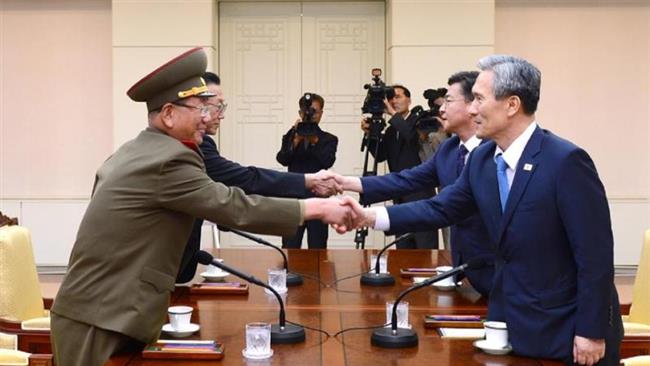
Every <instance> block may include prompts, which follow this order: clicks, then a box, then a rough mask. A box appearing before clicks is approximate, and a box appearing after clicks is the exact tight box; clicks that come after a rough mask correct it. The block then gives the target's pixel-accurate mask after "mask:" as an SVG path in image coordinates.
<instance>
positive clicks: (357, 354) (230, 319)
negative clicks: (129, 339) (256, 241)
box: [106, 249, 561, 366]
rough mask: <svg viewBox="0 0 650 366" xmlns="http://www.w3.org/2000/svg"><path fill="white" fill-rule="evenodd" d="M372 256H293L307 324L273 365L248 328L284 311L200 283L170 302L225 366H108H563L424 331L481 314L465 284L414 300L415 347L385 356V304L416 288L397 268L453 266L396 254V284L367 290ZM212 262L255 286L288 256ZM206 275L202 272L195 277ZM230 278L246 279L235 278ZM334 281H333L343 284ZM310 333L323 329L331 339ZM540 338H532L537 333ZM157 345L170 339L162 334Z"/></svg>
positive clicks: (391, 256)
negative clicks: (204, 290) (442, 321)
mask: <svg viewBox="0 0 650 366" xmlns="http://www.w3.org/2000/svg"><path fill="white" fill-rule="evenodd" d="M376 252H377V251H376V250H352V249H350V250H346V249H333V250H288V252H287V253H288V254H287V255H288V257H289V268H290V270H291V271H292V272H297V273H301V274H304V282H303V284H302V285H300V286H294V287H289V290H288V293H287V294H286V296H283V298H284V299H285V302H286V311H287V320H288V321H291V322H295V323H300V324H302V325H304V326H305V328H306V329H305V331H306V341H305V342H304V343H298V344H274V345H272V346H271V347H272V349H273V351H274V355H273V357H272V358H270V359H268V360H263V361H253V360H247V359H245V358H244V357H243V356H242V353H241V351H242V350H243V349H244V348H245V325H246V324H247V323H250V322H268V323H277V322H278V313H279V306H278V303H277V300H276V298H275V297H274V296H273V295H268V294H267V293H266V292H265V291H264V289H262V288H260V287H257V286H254V285H251V286H250V288H249V292H248V294H245V295H221V294H220V295H204V294H199V295H197V294H192V293H190V286H191V285H192V284H193V283H197V282H202V281H203V279H202V278H201V277H200V276H198V275H197V276H196V277H195V278H194V279H193V280H192V281H191V282H190V283H189V284H186V285H183V286H177V287H176V290H175V291H174V293H173V294H172V297H171V303H172V304H173V305H188V306H191V307H193V308H194V312H193V314H192V322H193V323H196V324H199V325H200V330H199V331H198V332H197V333H195V334H194V335H192V336H191V337H189V339H201V340H216V341H218V342H219V343H222V344H223V345H224V349H225V352H224V358H223V359H222V360H220V361H214V360H213V361H199V360H187V361H178V360H174V361H172V360H154V359H143V358H142V355H141V354H140V353H138V354H121V355H116V356H114V357H113V358H111V360H110V361H109V362H108V363H107V364H106V366H118V365H119V366H127V365H128V366H136V365H138V366H150V365H187V366H194V365H196V366H198V365H214V364H217V363H219V364H223V365H422V364H428V365H491V366H496V365H561V363H559V362H555V361H550V360H535V359H530V358H525V357H519V356H516V355H512V354H510V355H505V356H494V355H488V354H485V353H483V352H482V351H481V350H479V349H476V348H474V346H473V344H472V343H473V341H472V340H465V339H445V338H441V337H440V335H439V334H438V332H437V331H436V330H435V329H429V328H425V326H424V317H425V315H427V314H468V315H469V314H476V315H485V314H486V311H487V303H486V301H485V299H484V298H483V297H481V296H480V295H479V294H478V293H477V292H476V291H475V290H473V289H472V288H471V287H470V286H469V285H468V284H467V283H465V282H464V283H463V285H462V286H460V287H458V288H457V289H455V290H452V291H439V290H437V289H435V288H433V287H427V288H422V289H420V290H418V291H415V292H413V293H411V294H409V295H408V296H407V297H406V298H405V301H408V302H409V322H410V324H411V325H412V327H413V330H414V331H415V332H416V333H417V334H418V337H419V344H418V346H416V347H411V348H402V349H385V348H379V347H375V346H372V345H371V343H370V336H371V334H372V329H358V330H350V331H347V332H345V333H343V334H340V335H338V336H336V337H334V336H333V335H334V334H335V333H337V332H339V331H341V330H343V329H347V328H364V327H365V328H368V327H373V326H380V325H382V324H384V323H386V302H389V301H390V302H392V301H394V300H395V298H396V297H397V296H398V295H399V293H400V292H401V291H403V290H404V289H406V288H408V287H409V286H411V285H412V284H413V280H412V279H411V278H403V277H400V269H401V268H409V267H426V268H433V267H437V266H441V265H450V263H451V259H450V256H449V253H448V252H447V251H437V250H433V251H432V250H390V251H387V253H388V270H389V272H390V273H391V274H392V275H393V277H395V279H396V283H395V284H394V285H392V286H383V287H371V286H365V285H361V284H360V279H359V275H360V274H361V273H362V272H367V270H368V269H369V268H370V262H369V261H370V260H369V258H370V255H371V254H376ZM213 255H214V256H215V257H218V258H222V259H224V263H226V264H228V265H230V266H233V267H234V268H237V269H239V270H242V271H244V272H246V273H249V274H252V275H254V276H255V277H257V278H259V279H263V280H266V278H267V269H269V268H281V267H282V258H281V256H280V255H279V253H277V252H275V251H273V250H264V249H216V250H213ZM203 270H204V268H203V267H202V266H199V269H198V270H197V273H201V272H202V271H203ZM227 280H228V281H240V280H238V279H237V278H235V277H234V276H232V275H231V276H229V277H228V278H227ZM337 280H338V282H336V283H335V281H337ZM307 327H309V328H315V329H321V330H323V331H325V332H327V333H329V334H330V335H332V336H327V335H326V334H323V333H321V332H318V331H315V330H310V329H308V328H307ZM531 336H533V337H534V335H531ZM161 338H169V337H168V336H165V335H164V334H163V335H161Z"/></svg>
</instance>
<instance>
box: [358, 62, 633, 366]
mask: <svg viewBox="0 0 650 366" xmlns="http://www.w3.org/2000/svg"><path fill="white" fill-rule="evenodd" d="M479 68H480V69H481V70H482V71H481V73H480V75H479V77H478V79H477V81H476V83H475V85H474V88H473V94H474V101H473V102H472V107H471V110H470V111H471V113H472V115H473V118H474V122H475V123H476V124H477V125H478V130H477V135H478V136H479V137H483V138H491V139H492V141H490V142H487V143H485V144H483V145H481V146H480V147H478V148H477V149H475V150H474V152H473V153H472V154H471V156H470V158H469V160H468V161H467V164H466V166H465V169H464V170H463V173H462V175H461V177H460V178H459V179H458V180H457V181H456V183H455V184H454V185H452V186H450V187H448V188H447V189H445V190H443V191H442V192H441V193H440V195H438V196H437V197H436V198H434V199H431V200H426V201H419V202H413V203H408V204H404V205H398V206H393V207H390V208H388V209H387V210H386V209H383V211H382V209H381V208H380V209H365V210H360V209H358V211H359V213H360V214H361V215H360V217H361V216H364V217H363V218H361V220H360V222H359V223H358V225H368V226H370V227H374V228H375V229H381V230H400V231H412V230H417V229H418V228H421V227H423V226H425V227H429V226H434V227H441V226H445V225H447V224H449V223H452V222H458V221H460V220H462V219H463V218H465V217H468V216H469V215H471V214H472V213H474V212H476V211H477V210H478V212H479V214H480V215H481V217H482V219H483V221H484V222H485V224H486V227H487V229H488V234H489V236H490V238H491V239H492V240H491V241H492V242H493V243H494V244H495V245H496V261H495V277H494V283H493V287H492V292H491V293H490V300H489V313H488V318H489V319H492V320H499V321H505V322H506V323H507V326H508V332H509V341H510V343H511V344H512V348H513V350H514V352H515V353H517V354H521V355H524V356H531V357H540V358H553V359H560V360H563V361H564V362H566V363H569V364H572V363H578V364H586V365H594V364H598V365H617V364H618V361H619V357H618V356H619V346H620V341H621V339H622V335H623V334H622V323H621V316H620V310H619V303H618V295H617V293H616V288H615V287H614V281H613V279H614V266H613V246H614V243H613V237H612V230H611V221H610V215H609V208H608V204H607V197H606V195H605V189H604V187H603V185H602V183H601V181H600V179H599V177H598V173H597V171H596V167H595V166H594V163H593V161H592V160H591V158H590V157H589V155H588V154H587V153H586V152H585V151H584V150H582V149H581V148H579V147H577V146H576V145H574V144H572V143H571V142H569V141H567V140H564V139H562V138H560V137H557V136H555V135H553V134H552V133H550V132H548V131H546V130H542V129H541V128H539V127H538V125H537V122H536V121H535V110H536V109H537V102H538V100H539V90H540V81H541V74H540V72H539V70H538V69H537V68H536V67H535V66H533V65H532V64H530V63H529V62H527V61H525V60H523V59H519V58H516V57H512V56H489V57H486V58H484V59H481V60H480V61H479ZM350 203H351V204H354V205H355V206H357V207H358V204H356V203H354V202H353V201H350Z"/></svg>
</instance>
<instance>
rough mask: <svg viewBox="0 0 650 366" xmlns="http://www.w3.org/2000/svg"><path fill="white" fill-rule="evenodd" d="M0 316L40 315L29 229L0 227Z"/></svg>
mask: <svg viewBox="0 0 650 366" xmlns="http://www.w3.org/2000/svg"><path fill="white" fill-rule="evenodd" d="M0 293H2V295H1V296H0V317H2V318H5V319H10V320H16V321H23V320H27V319H32V318H38V317H42V316H44V313H45V308H44V306H43V297H42V295H41V288H40V284H39V282H38V274H37V273H36V264H35V262H34V252H33V251H32V241H31V237H30V235H29V230H27V229H26V228H24V227H22V226H17V225H13V226H3V227H0Z"/></svg>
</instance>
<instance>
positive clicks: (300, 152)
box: [276, 93, 339, 249]
mask: <svg viewBox="0 0 650 366" xmlns="http://www.w3.org/2000/svg"><path fill="white" fill-rule="evenodd" d="M298 106H299V107H300V110H299V111H298V113H299V114H300V119H298V120H297V121H296V123H295V124H294V125H293V127H291V129H289V131H288V132H287V133H286V134H285V135H284V136H283V137H282V147H281V148H280V151H279V152H278V154H277V156H276V159H277V161H278V162H279V163H280V164H282V165H284V166H286V167H288V168H289V169H288V170H289V172H292V173H303V174H304V173H315V172H318V171H319V170H321V169H329V168H331V167H332V165H334V161H335V160H336V148H337V146H338V143H339V140H338V138H337V137H336V136H334V135H332V134H331V133H327V132H325V131H323V130H321V129H320V127H319V126H318V123H319V122H320V119H321V117H322V116H323V107H324V106H325V100H324V99H323V97H321V96H320V95H318V94H314V93H305V95H303V96H302V97H301V98H300V100H299V101H298ZM305 229H307V244H308V247H309V249H322V248H327V232H328V226H327V224H323V223H322V222H320V221H318V220H311V221H306V222H305V224H304V225H302V226H300V227H299V228H298V231H297V232H296V235H295V236H294V237H292V238H282V247H283V248H300V246H301V245H302V237H303V234H304V233H305Z"/></svg>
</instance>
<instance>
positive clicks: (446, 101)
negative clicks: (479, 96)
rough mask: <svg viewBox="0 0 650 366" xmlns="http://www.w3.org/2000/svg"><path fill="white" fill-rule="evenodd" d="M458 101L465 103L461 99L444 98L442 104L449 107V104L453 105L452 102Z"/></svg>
mask: <svg viewBox="0 0 650 366" xmlns="http://www.w3.org/2000/svg"><path fill="white" fill-rule="evenodd" d="M459 100H461V101H463V102H464V101H465V99H463V98H458V99H451V98H449V97H446V98H445V102H444V103H443V104H445V105H449V104H451V103H453V102H458V101H459Z"/></svg>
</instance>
